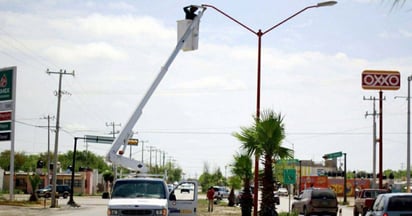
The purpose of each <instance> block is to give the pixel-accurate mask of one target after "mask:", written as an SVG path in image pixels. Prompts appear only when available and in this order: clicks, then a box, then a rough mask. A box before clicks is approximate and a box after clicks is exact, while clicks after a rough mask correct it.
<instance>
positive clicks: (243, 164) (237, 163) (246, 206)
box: [232, 153, 253, 216]
mask: <svg viewBox="0 0 412 216" xmlns="http://www.w3.org/2000/svg"><path fill="white" fill-rule="evenodd" d="M233 159H234V163H233V164H232V173H234V174H235V175H237V176H239V177H240V178H241V179H242V180H243V194H242V199H241V200H240V204H241V208H242V216H250V215H251V212H252V194H251V191H250V181H251V180H252V177H253V173H252V159H250V156H249V155H247V154H239V153H238V154H237V155H235V156H234V157H233Z"/></svg>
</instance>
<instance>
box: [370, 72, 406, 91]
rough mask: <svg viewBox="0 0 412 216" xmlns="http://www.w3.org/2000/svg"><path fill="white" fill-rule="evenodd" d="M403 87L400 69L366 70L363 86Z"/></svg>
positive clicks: (391, 88) (372, 87) (377, 88)
mask: <svg viewBox="0 0 412 216" xmlns="http://www.w3.org/2000/svg"><path fill="white" fill-rule="evenodd" d="M400 87H401V74H400V73H399V71H382V70H364V71H363V72H362V88H363V89H375V90H398V89H399V88H400Z"/></svg>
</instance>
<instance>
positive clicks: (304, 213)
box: [303, 206, 310, 216]
mask: <svg viewBox="0 0 412 216" xmlns="http://www.w3.org/2000/svg"><path fill="white" fill-rule="evenodd" d="M303 215H304V216H310V214H309V213H308V210H307V209H306V206H304V207H303Z"/></svg>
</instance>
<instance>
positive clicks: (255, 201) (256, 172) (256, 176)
mask: <svg viewBox="0 0 412 216" xmlns="http://www.w3.org/2000/svg"><path fill="white" fill-rule="evenodd" d="M336 3H337V1H325V2H320V3H317V4H315V5H311V6H307V7H305V8H303V9H302V10H300V11H298V12H296V13H294V14H293V15H292V16H289V17H288V18H286V19H284V20H283V21H281V22H279V23H278V24H276V25H274V26H272V27H271V28H269V29H267V30H266V31H263V32H262V30H261V29H259V30H258V31H254V30H253V29H251V28H250V27H248V26H247V25H245V24H243V23H241V22H240V21H238V20H236V19H235V18H233V17H231V16H230V15H228V14H227V13H225V12H223V11H222V10H220V9H218V8H216V7H215V6H213V5H207V4H203V5H202V7H205V8H213V9H214V10H216V11H217V12H219V13H221V14H222V15H224V16H226V17H227V18H229V19H231V20H232V21H234V22H236V23H237V24H239V25H240V26H242V27H243V28H245V29H247V30H248V31H250V32H252V33H253V34H255V35H256V36H257V37H258V58H257V96H256V118H257V119H259V118H260V80H261V76H260V71H261V70H260V69H261V67H260V65H261V47H262V43H261V42H262V36H263V35H265V34H266V33H268V32H270V31H272V30H273V29H275V28H277V27H278V26H280V25H282V24H283V23H285V22H287V21H288V20H290V19H292V18H293V17H295V16H297V15H298V14H300V13H302V12H304V11H305V10H308V9H310V8H318V7H325V6H332V5H335V4H336ZM259 157H260V155H258V154H255V165H254V167H255V168H254V185H255V187H254V191H253V195H254V197H258V188H259V187H258V184H259ZM257 206H258V199H253V215H254V216H257Z"/></svg>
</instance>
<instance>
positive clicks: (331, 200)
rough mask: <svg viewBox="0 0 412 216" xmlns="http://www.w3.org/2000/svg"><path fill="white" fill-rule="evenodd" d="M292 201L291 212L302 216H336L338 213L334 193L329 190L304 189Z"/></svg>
mask: <svg viewBox="0 0 412 216" xmlns="http://www.w3.org/2000/svg"><path fill="white" fill-rule="evenodd" d="M294 199H295V201H294V202H293V203H292V211H293V212H296V213H299V214H303V215H304V216H308V215H312V214H316V215H323V214H328V215H331V216H336V215H337V213H338V200H337V198H336V193H335V192H334V191H333V190H331V189H329V188H310V189H306V190H303V191H302V192H301V193H300V194H299V196H296V197H294Z"/></svg>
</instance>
